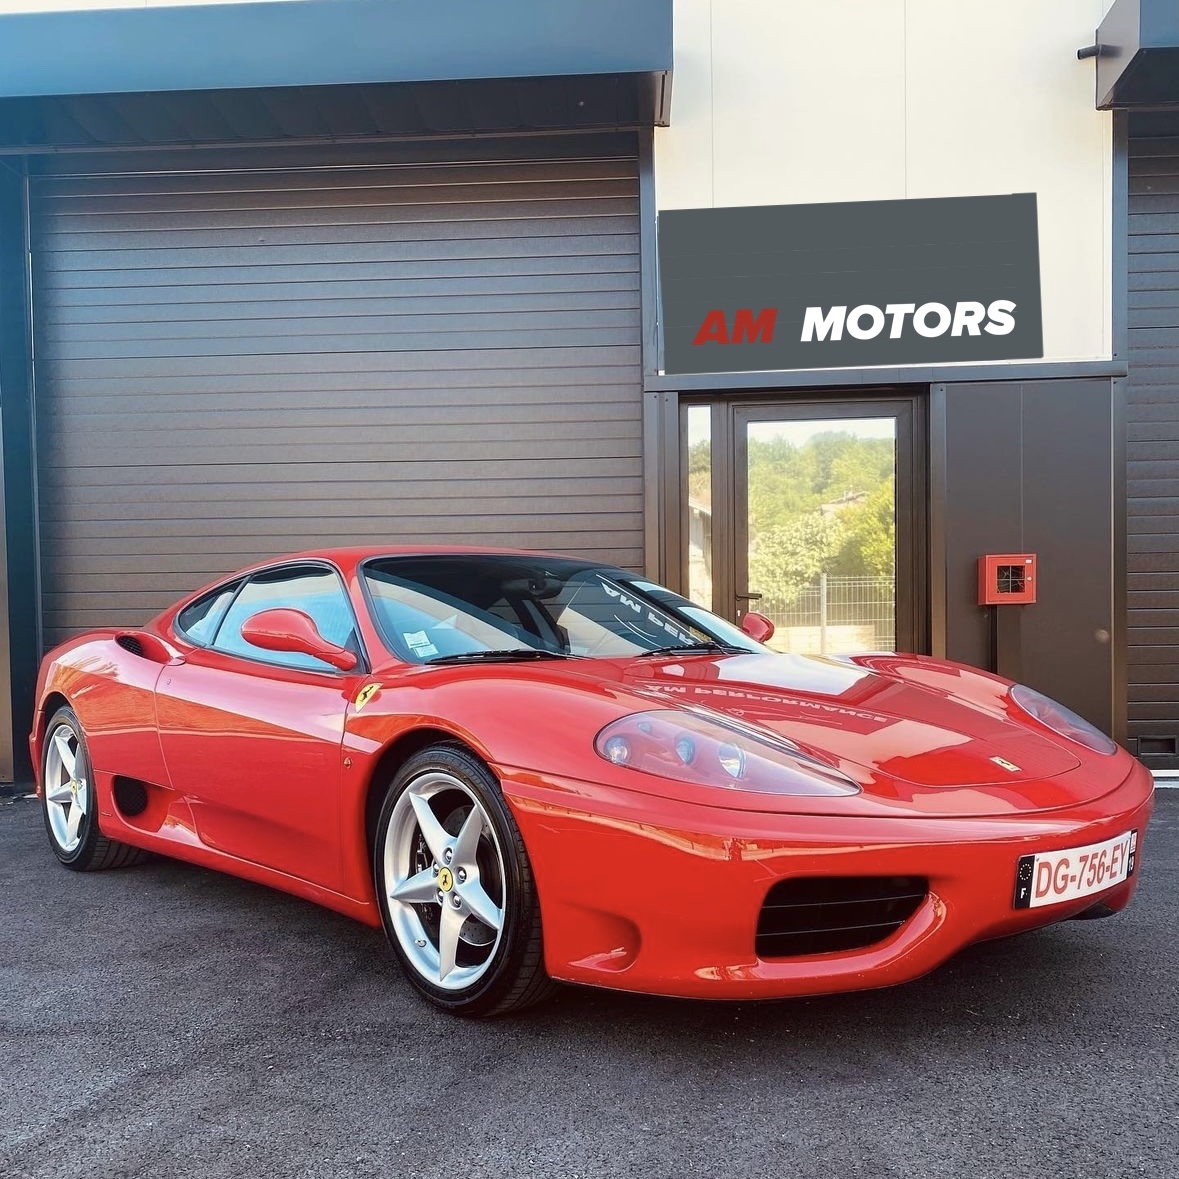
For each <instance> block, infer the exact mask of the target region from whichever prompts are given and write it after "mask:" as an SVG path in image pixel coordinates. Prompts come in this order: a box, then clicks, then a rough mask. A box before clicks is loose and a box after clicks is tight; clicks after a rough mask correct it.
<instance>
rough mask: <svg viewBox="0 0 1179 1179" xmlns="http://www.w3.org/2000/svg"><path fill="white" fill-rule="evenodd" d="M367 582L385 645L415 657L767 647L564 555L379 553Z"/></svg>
mask: <svg viewBox="0 0 1179 1179" xmlns="http://www.w3.org/2000/svg"><path fill="white" fill-rule="evenodd" d="M364 581H365V586H366V588H367V591H368V597H369V601H370V602H371V604H372V612H373V617H374V620H375V621H376V624H377V627H378V629H379V630H380V632H381V635H382V637H383V638H384V640H385V643H386V645H387V646H388V647H389V649H390V650H391V651H393V653H394V654H396V655H398V656H400V657H401V658H402V659H406V660H409V661H410V662H414V663H429V662H431V661H447V662H458V661H461V659H462V657H463V656H471V657H472V659H477V658H482V659H484V660H486V659H488V658H493V659H494V658H503V659H504V660H510V659H513V658H520V657H521V656H522V655H523V656H524V657H528V656H527V655H526V653H527V652H530V651H536V652H546V653H549V654H551V655H552V656H554V657H557V658H560V657H562V656H564V657H566V658H596V659H619V658H626V657H633V656H638V655H644V654H651V653H654V652H658V651H662V650H666V651H668V652H677V653H678V652H680V651H684V650H686V651H691V650H695V649H700V650H701V651H712V652H715V651H717V650H723V651H764V650H765V649H766V648H764V647H762V646H760V645H759V644H758V643H755V642H754V641H753V640H752V639H751V638H749V636H748V635H746V634H744V633H743V632H742V631H740V630H738V629H737V628H736V627H735V626H732V625H731V624H729V623H727V622H724V621H723V620H722V619H720V618H717V617H716V616H715V615H712V614H709V613H708V611H706V610H702V609H701V608H700V607H699V606H696V605H694V604H693V603H691V602H689V601H687V600H686V599H684V598H681V597H680V596H679V595H678V594H674V593H672V592H671V591H670V590H667V589H664V588H663V587H662V586H658V585H655V584H654V583H652V582H649V581H646V580H644V579H642V578H639V577H637V576H635V575H634V574H630V573H627V572H626V571H625V570H622V569H615V568H612V567H610V566H605V565H593V564H590V563H587V562H584V561H576V560H573V559H571V558H560V557H529V556H527V555H520V556H515V555H506V554H505V555H502V556H501V555H496V554H491V555H483V554H478V555H470V556H458V555H455V556H446V555H444V556H406V557H383V558H377V559H374V560H370V561H368V562H366V563H365V565H364Z"/></svg>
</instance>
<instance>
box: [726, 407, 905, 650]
mask: <svg viewBox="0 0 1179 1179" xmlns="http://www.w3.org/2000/svg"><path fill="white" fill-rule="evenodd" d="M738 422H739V424H740V426H741V428H742V433H741V436H740V438H739V443H740V445H741V450H742V452H743V453H742V455H741V457H742V458H743V459H744V462H743V463H742V464H741V474H742V488H741V489H742V498H743V501H744V503H743V506H744V513H743V514H744V517H745V521H744V523H745V529H744V533H745V535H744V537H743V541H744V543H743V544H742V546H741V551H740V552H739V554H738V558H739V559H738V589H737V597H738V601H739V603H740V606H739V610H741V609H755V610H758V611H760V612H761V613H762V614H765V615H767V616H768V617H769V618H771V619H772V620H773V622H774V626H775V628H776V629H775V633H774V636H773V638H772V639H771V640H770V646H772V647H775V648H777V649H778V650H780V651H792V652H795V653H796V654H800V655H811V654H822V655H838V654H843V653H847V652H852V651H894V650H896V645H897V643H896V639H897V628H896V619H897V609H896V605H897V603H896V596H897V595H896V591H897V478H896V473H897V419H896V417H895V416H894V415H891V414H889V415H876V414H874V415H873V416H858V415H857V416H854V417H851V416H847V417H810V416H799V415H797V414H792V415H790V416H773V417H769V416H766V415H765V412H764V411H762V410H752V411H747V412H746V413H741V414H738ZM742 566H743V568H742ZM742 574H743V576H742Z"/></svg>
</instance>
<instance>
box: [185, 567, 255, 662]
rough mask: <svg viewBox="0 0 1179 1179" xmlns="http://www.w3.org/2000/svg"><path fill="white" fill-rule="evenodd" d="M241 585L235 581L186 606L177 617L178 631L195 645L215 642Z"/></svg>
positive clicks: (206, 644)
mask: <svg viewBox="0 0 1179 1179" xmlns="http://www.w3.org/2000/svg"><path fill="white" fill-rule="evenodd" d="M240 584H241V583H240V582H236V581H235V582H234V583H233V585H227V586H222V587H221V589H217V590H214V591H213V592H212V593H211V594H206V595H205V596H204V597H203V598H197V600H196V601H195V602H193V603H192V604H191V605H188V606H185V607H184V609H183V610H181V611H180V613H179V614H178V615H177V616H176V629H177V630H178V631H180V633H181V634H182V635H184V636H185V638H189V639H191V640H192V641H193V642H194V643H200V644H201V645H202V646H208V644H209V643H211V642H212V641H213V636H214V635H215V634H216V633H217V627H218V626H219V625H220V623H221V619H222V618H224V617H225V611H226V610H228V609H229V603H230V602H232V601H233V595H234V594H235V593H237V587H238V586H239V585H240Z"/></svg>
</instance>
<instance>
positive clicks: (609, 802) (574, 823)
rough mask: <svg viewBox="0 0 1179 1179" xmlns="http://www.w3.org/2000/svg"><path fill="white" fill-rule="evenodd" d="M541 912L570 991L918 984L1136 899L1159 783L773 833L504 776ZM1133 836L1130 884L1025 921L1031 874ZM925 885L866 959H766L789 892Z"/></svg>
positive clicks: (713, 992)
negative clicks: (976, 947) (961, 962)
mask: <svg viewBox="0 0 1179 1179" xmlns="http://www.w3.org/2000/svg"><path fill="white" fill-rule="evenodd" d="M500 771H501V778H500V780H501V781H502V782H503V785H504V791H505V794H506V795H507V797H508V800H509V803H510V805H511V807H512V810H513V813H514V814H515V816H516V819H517V822H518V824H519V826H520V829H521V833H522V834H523V836H524V842H525V844H526V845H527V847H528V851H529V856H530V858H531V861H532V867H533V872H534V875H535V878H536V882H537V887H538V891H539V893H540V899H541V913H542V918H543V922H544V937H545V964H546V967H547V969H548V972H549V974H550V975H551V976H552V977H554V978H558V979H564V980H566V981H569V982H577V983H586V984H590V985H594V986H603V987H613V988H616V989H620V990H626V991H634V992H643V993H650V994H660V995H670V996H681V997H686V998H707V999H752V998H774V997H783V996H791V995H814V994H826V993H832V992H837V991H851V990H861V989H867V988H871V987H883V986H890V985H893V984H895V983H901V982H907V981H909V980H911V979H914V978H918V977H920V976H921V975H923V974H925V973H927V972H928V971H930V970H932V969H933V968H934V967H936V966H939V965H940V964H941V963H943V962H945V961H946V960H947V959H948V958H950V957H951V956H952V955H954V954H955V953H957V952H958V950H960V949H962V948H963V947H964V946H967V945H969V944H970V943H972V942H976V941H981V940H984V939H987V938H992V937H999V936H1003V935H1007V934H1012V933H1019V932H1022V931H1024V930H1029V929H1035V928H1038V927H1040V926H1044V925H1051V924H1054V923H1056V922H1058V921H1064V920H1067V919H1068V918H1070V917H1075V916H1077V915H1078V914H1079V913H1081V912H1084V911H1085V910H1087V909H1090V908H1092V907H1093V906H1094V905H1096V904H1099V903H1100V904H1101V905H1104V906H1105V907H1106V908H1107V909H1108V910H1110V911H1116V910H1118V909H1121V908H1123V907H1124V906H1125V905H1126V904H1128V903H1129V900H1130V898H1131V896H1132V895H1133V893H1134V889H1135V887H1136V886H1137V882H1138V874H1139V871H1140V868H1139V865H1140V863H1141V856H1142V852H1143V845H1144V839H1143V836H1144V834H1145V830H1146V825H1147V823H1148V821H1149V819H1150V815H1151V811H1152V809H1153V804H1154V795H1153V791H1154V783H1153V781H1152V779H1151V777H1150V774H1149V773H1148V772H1147V770H1146V769H1145V768H1144V767H1142V766H1141V765H1140V764H1138V763H1137V762H1135V763H1133V767H1132V769H1131V770H1130V772H1129V774H1128V775H1127V776H1126V778H1125V779H1124V780H1123V781H1122V782H1121V784H1120V785H1118V786H1117V787H1116V789H1114V790H1113V791H1111V792H1110V793H1109V794H1107V795H1105V796H1104V797H1102V798H1099V799H1097V800H1095V801H1093V802H1089V803H1085V804H1083V805H1078V806H1074V807H1069V808H1065V809H1061V810H1057V811H1046V812H1038V813H1033V814H1016V815H1010V816H1002V817H996V818H965V819H958V818H841V817H835V816H822V817H820V816H797V815H772V814H762V813H750V812H736V811H730V810H723V809H719V808H716V809H714V808H705V807H695V806H686V805H683V804H678V803H670V802H668V803H664V802H661V801H659V800H653V799H652V798H650V797H649V796H637V795H628V794H625V793H624V792H620V791H617V790H611V789H606V788H603V787H600V786H595V785H593V784H589V783H584V782H572V781H569V780H555V779H546V778H543V777H541V776H539V775H535V774H524V773H513V771H512V770H511V769H509V768H504V767H501V768H500ZM1131 829H1136V830H1137V831H1138V854H1137V861H1136V865H1135V869H1134V872H1133V874H1132V875H1131V876H1130V877H1129V879H1127V880H1126V881H1124V882H1123V883H1121V884H1119V885H1117V886H1115V887H1114V888H1112V889H1107V890H1105V891H1104V892H1100V893H1096V894H1093V895H1091V896H1088V897H1084V898H1081V899H1078V900H1074V901H1069V902H1064V903H1060V904H1055V905H1047V906H1044V907H1042V908H1036V909H1018V910H1017V909H1015V908H1014V907H1013V894H1014V885H1015V873H1016V869H1017V864H1018V861H1019V858H1020V857H1021V856H1023V855H1028V854H1031V853H1035V852H1044V851H1055V850H1062V849H1066V848H1072V847H1079V846H1082V845H1085V844H1091V843H1099V842H1101V841H1103V840H1106V839H1110V838H1113V837H1114V836H1117V835H1120V834H1121V833H1123V832H1125V831H1127V830H1131ZM813 876H820V877H821V876H923V877H926V878H928V880H929V893H928V895H927V896H926V898H925V900H924V901H923V902H922V903H921V905H920V906H919V907H918V909H917V911H916V912H915V913H914V914H913V916H912V917H910V918H909V920H907V921H906V922H905V923H904V925H903V926H901V928H900V929H898V930H897V931H896V932H895V933H893V934H892V935H891V936H889V937H887V938H885V939H884V940H883V941H880V942H878V943H876V944H874V945H871V946H869V947H866V948H863V949H856V950H846V951H840V952H835V953H826V954H812V955H809V956H805V957H792V958H759V957H758V956H757V954H756V953H755V950H754V944H755V936H756V927H757V921H758V915H759V912H760V909H761V906H762V903H763V902H764V900H765V897H766V894H767V893H768V892H769V890H770V888H771V886H772V885H773V884H774V883H775V882H777V881H779V880H782V879H785V878H789V877H813Z"/></svg>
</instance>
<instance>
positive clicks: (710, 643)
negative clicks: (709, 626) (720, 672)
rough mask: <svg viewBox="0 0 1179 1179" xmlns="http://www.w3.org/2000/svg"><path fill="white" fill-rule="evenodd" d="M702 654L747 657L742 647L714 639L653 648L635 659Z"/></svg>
mask: <svg viewBox="0 0 1179 1179" xmlns="http://www.w3.org/2000/svg"><path fill="white" fill-rule="evenodd" d="M697 651H699V652H702V653H704V654H711V655H716V654H720V655H748V654H750V652H749V651H747V650H746V649H745V648H744V647H734V646H732V644H730V643H718V642H717V641H716V640H715V639H705V640H704V641H703V642H701V643H673V644H672V645H671V646H669V647H655V648H654V649H653V650H651V651H642V652H640V653H639V654H638V655H636V656H635V658H636V659H649V658H650V657H651V656H652V655H683V654H693V653H695V652H697Z"/></svg>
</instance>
